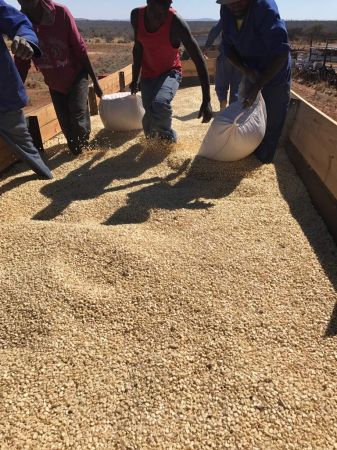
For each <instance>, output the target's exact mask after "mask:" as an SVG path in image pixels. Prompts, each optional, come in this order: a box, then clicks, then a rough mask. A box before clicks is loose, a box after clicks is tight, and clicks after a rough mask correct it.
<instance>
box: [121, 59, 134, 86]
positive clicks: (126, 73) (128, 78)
mask: <svg viewBox="0 0 337 450" xmlns="http://www.w3.org/2000/svg"><path fill="white" fill-rule="evenodd" d="M122 70H123V72H124V79H125V86H129V85H130V84H131V82H132V64H130V65H129V66H126V67H124V69H122Z"/></svg>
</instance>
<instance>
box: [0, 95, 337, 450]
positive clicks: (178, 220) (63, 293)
mask: <svg viewBox="0 0 337 450" xmlns="http://www.w3.org/2000/svg"><path fill="white" fill-rule="evenodd" d="M200 97H201V95H200V88H189V89H185V90H181V91H180V92H179V94H178V95H177V97H176V99H175V104H174V110H175V114H174V127H175V128H176V130H177V131H178V134H179V137H180V142H179V144H178V145H177V146H173V147H172V146H165V145H162V144H161V143H158V142H155V143H153V144H149V142H147V141H145V140H144V139H143V137H142V133H138V132H133V133H111V132H108V131H106V130H103V128H102V124H101V121H100V119H99V118H98V117H95V118H93V136H92V142H91V149H90V150H89V151H87V152H85V153H84V154H83V155H82V156H81V157H79V158H74V157H72V156H70V155H69V154H68V152H67V149H66V146H65V144H64V139H63V137H62V136H59V137H57V138H55V139H53V140H52V141H51V142H50V143H49V144H48V147H49V157H48V159H49V164H50V166H51V167H52V169H53V173H54V176H55V179H54V180H51V181H43V180H39V179H37V178H36V176H34V175H33V174H32V173H31V171H29V170H27V169H26V168H25V167H24V166H23V164H18V165H17V166H15V167H14V168H13V169H11V170H10V171H9V172H7V173H6V174H5V176H2V177H1V178H0V285H1V302H0V447H1V449H2V450H13V449H32V450H33V449H34V450H35V449H36V450H44V449H45V450H50V449H62V450H63V449H81V450H82V449H94V448H95V449H99V448H101V449H118V450H127V449H128V450H147V449H149V450H150V449H152V450H154V449H167V450H168V449H170V450H171V449H172V450H178V449H181V450H187V449H196V450H199V449H200V450H209V449H215V450H222V449H231V450H238V449H241V450H313V449H314V450H321V449H322V450H336V448H337V409H336V404H337V352H336V343H337V341H336V339H337V337H336V336H337V308H335V305H336V302H337V294H336V289H337V266H336V255H337V249H336V246H335V245H334V243H333V241H332V239H331V237H330V236H329V234H328V233H327V230H326V228H325V226H324V224H323V222H322V220H321V219H320V217H319V216H318V215H317V213H316V211H315V210H314V208H313V207H312V205H311V202H310V200H309V198H308V195H307V192H306V190H305V188H304V186H303V184H302V182H301V181H300V180H299V178H298V177H297V175H296V173H295V171H294V168H293V167H292V165H291V164H290V163H289V161H288V159H287V157H286V155H285V153H284V151H283V150H282V149H280V150H279V152H278V154H277V158H276V161H275V165H267V166H261V165H259V164H258V163H257V161H256V160H255V159H254V157H250V158H247V159H246V160H244V161H241V162H238V163H231V164H222V163H215V162H210V161H207V160H205V159H196V158H195V155H196V153H197V151H198V149H199V147H200V143H201V141H202V139H203V136H204V135H205V133H206V131H207V128H208V125H204V124H201V123H200V121H199V120H198V119H197V118H196V115H197V112H196V111H197V110H198V108H199V106H200ZM213 100H214V98H213ZM214 104H216V103H215V101H214ZM334 308H335V312H333V311H334Z"/></svg>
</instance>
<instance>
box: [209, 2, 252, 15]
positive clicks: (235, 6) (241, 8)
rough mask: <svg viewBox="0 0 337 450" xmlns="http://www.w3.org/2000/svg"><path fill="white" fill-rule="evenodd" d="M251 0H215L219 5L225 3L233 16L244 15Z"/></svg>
mask: <svg viewBox="0 0 337 450" xmlns="http://www.w3.org/2000/svg"><path fill="white" fill-rule="evenodd" d="M251 2H252V0H217V3H219V4H220V5H225V6H226V7H227V8H228V9H229V10H230V11H231V13H232V14H233V15H234V16H235V17H244V16H245V15H246V13H247V11H248V9H249V6H250V4H251Z"/></svg>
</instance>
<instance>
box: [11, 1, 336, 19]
mask: <svg viewBox="0 0 337 450" xmlns="http://www.w3.org/2000/svg"><path fill="white" fill-rule="evenodd" d="M6 1H7V2H8V3H10V4H11V5H14V6H17V7H18V3H17V2H16V0H6ZM60 3H62V4H65V5H67V6H68V7H69V9H70V10H71V11H72V13H73V15H74V16H75V17H81V18H86V19H128V17H129V13H130V11H131V9H132V8H135V7H136V6H139V5H142V4H144V3H145V0H140V1H137V0H122V1H119V0H64V1H62V0H60ZM277 3H278V6H279V8H280V11H281V15H282V16H283V18H285V19H303V20H309V19H316V20H337V0H278V1H277ZM173 5H174V6H175V8H176V9H177V10H178V12H179V13H180V14H181V15H182V16H183V17H185V18H187V19H197V18H206V17H207V18H208V17H211V18H215V19H216V18H217V16H218V11H219V7H218V5H216V3H215V0H175V1H174V2H173Z"/></svg>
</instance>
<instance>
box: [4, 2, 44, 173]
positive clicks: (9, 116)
mask: <svg viewBox="0 0 337 450" xmlns="http://www.w3.org/2000/svg"><path fill="white" fill-rule="evenodd" d="M2 34H6V35H7V36H8V37H9V38H10V39H14V37H15V36H20V37H24V38H25V39H26V40H27V41H28V42H29V43H30V44H31V46H32V47H33V48H34V51H35V54H36V56H39V55H40V50H39V48H38V47H37V45H38V40H37V37H36V35H35V33H34V31H33V28H32V24H31V23H30V21H29V20H28V19H27V17H26V16H25V15H23V14H22V13H20V12H19V11H18V10H17V9H15V8H13V7H12V6H10V5H8V4H7V3H5V2H4V1H3V0H0V136H1V137H2V138H3V139H4V141H5V142H6V143H7V144H8V146H9V148H10V149H11V150H12V152H13V153H14V154H15V155H16V156H17V157H18V158H20V159H22V160H23V161H25V162H26V163H27V164H28V165H29V166H30V167H31V168H32V169H33V170H34V172H36V173H37V174H39V175H42V176H43V177H46V178H52V174H51V172H50V170H49V168H48V167H47V166H46V164H45V163H44V162H43V161H42V159H41V156H40V154H39V152H38V150H37V149H36V148H35V146H34V144H33V141H32V138H31V136H30V134H29V131H28V128H27V125H26V120H25V117H24V114H23V112H22V108H23V107H24V106H26V104H27V96H26V92H25V88H24V86H23V83H22V81H21V78H20V75H19V73H18V71H17V69H16V66H15V64H14V62H13V59H12V57H11V55H10V53H9V51H8V49H7V46H6V44H5V41H4V39H3V37H2Z"/></svg>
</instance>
